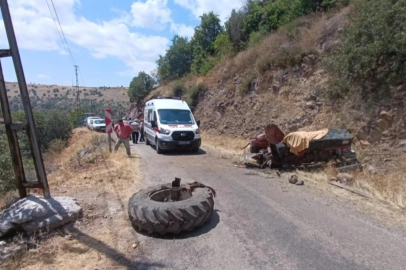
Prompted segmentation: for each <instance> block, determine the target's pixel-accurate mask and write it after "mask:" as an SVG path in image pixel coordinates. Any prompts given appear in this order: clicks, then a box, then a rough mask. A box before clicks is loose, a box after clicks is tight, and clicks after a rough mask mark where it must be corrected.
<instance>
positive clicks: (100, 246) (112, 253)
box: [69, 227, 165, 269]
mask: <svg viewBox="0 0 406 270" xmlns="http://www.w3.org/2000/svg"><path fill="white" fill-rule="evenodd" d="M69 231H70V232H71V235H72V237H73V238H74V239H76V240H78V241H79V242H81V243H83V244H85V245H86V246H88V247H89V248H92V249H94V250H97V251H98V252H100V253H103V254H105V255H106V256H107V257H108V258H110V259H111V260H113V261H115V262H116V263H118V264H120V265H122V266H124V267H125V268H126V269H149V268H165V265H163V264H160V263H147V262H140V261H135V260H132V259H129V258H128V257H126V256H125V255H124V254H122V253H120V252H119V251H117V250H115V249H113V248H111V247H110V246H108V245H106V244H105V243H103V242H101V241H99V240H97V239H95V238H93V237H91V236H89V235H87V234H85V233H83V232H81V231H79V230H78V229H76V228H73V227H72V228H69Z"/></svg>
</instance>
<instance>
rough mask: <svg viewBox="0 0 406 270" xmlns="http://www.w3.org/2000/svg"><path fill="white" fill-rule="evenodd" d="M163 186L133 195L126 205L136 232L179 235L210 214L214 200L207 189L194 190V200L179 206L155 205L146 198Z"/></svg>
mask: <svg viewBox="0 0 406 270" xmlns="http://www.w3.org/2000/svg"><path fill="white" fill-rule="evenodd" d="M161 187H162V185H159V186H155V187H150V188H147V189H144V190H141V191H139V192H137V193H135V194H134V195H133V196H132V197H131V198H130V201H129V202H128V215H129V217H130V221H131V225H132V226H133V228H134V229H135V230H136V231H140V232H142V231H145V232H147V233H149V234H153V233H158V234H160V235H164V234H167V233H173V234H178V233H180V232H182V231H191V230H193V229H194V228H197V227H200V226H202V225H203V224H204V223H206V222H207V221H208V220H209V219H210V218H211V216H212V214H213V207H214V199H213V194H212V192H211V190H210V189H208V188H196V189H195V190H194V191H193V196H192V197H190V198H189V199H186V200H183V201H178V202H157V201H153V200H151V199H150V197H149V194H151V192H154V191H156V190H160V189H161Z"/></svg>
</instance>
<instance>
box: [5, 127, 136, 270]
mask: <svg viewBox="0 0 406 270" xmlns="http://www.w3.org/2000/svg"><path fill="white" fill-rule="evenodd" d="M105 140H106V135H105V134H103V135H102V134H97V133H94V132H90V131H88V130H87V129H84V128H79V129H75V130H74V132H73V137H72V139H71V141H70V144H69V146H68V147H67V148H65V149H64V150H63V151H62V152H61V153H60V154H51V155H47V156H45V163H46V164H47V165H48V166H49V167H51V168H52V169H53V170H54V171H53V172H52V173H51V174H49V175H48V180H49V185H50V189H51V193H52V195H53V196H58V195H62V196H72V197H75V198H77V199H78V201H79V203H80V204H81V206H82V208H83V211H84V216H83V218H82V219H81V220H80V221H79V222H76V223H75V225H74V227H73V228H68V229H63V230H62V231H60V232H58V233H57V234H56V235H54V236H53V237H50V238H49V239H46V240H45V241H42V242H40V244H39V248H37V249H33V250H30V251H29V252H28V253H25V254H24V255H23V256H22V257H21V258H16V259H15V260H10V261H8V262H7V264H6V268H7V269H33V270H36V269H44V268H46V269H78V268H79V269H113V268H114V269H126V268H128V267H130V266H129V265H130V264H132V263H133V262H134V261H136V260H135V259H134V254H133V253H134V248H133V247H132V246H133V245H134V244H135V241H134V239H133V237H132V228H131V226H130V224H129V221H128V217H127V212H126V207H127V202H128V199H129V197H130V196H131V195H132V194H133V193H134V192H136V191H137V189H138V182H139V179H140V173H139V171H138V170H137V167H138V160H137V159H136V158H131V159H129V158H127V157H126V154H125V153H124V149H123V147H122V148H121V150H120V151H119V152H118V153H117V154H110V153H108V148H107V145H106V144H104V141H105ZM84 148H92V153H91V155H93V157H96V158H95V160H96V162H90V163H85V162H84V163H83V164H82V165H81V166H77V160H76V159H77V153H78V151H80V150H82V149H84ZM133 156H134V153H133ZM50 163H52V164H50ZM130 268H131V267H130Z"/></svg>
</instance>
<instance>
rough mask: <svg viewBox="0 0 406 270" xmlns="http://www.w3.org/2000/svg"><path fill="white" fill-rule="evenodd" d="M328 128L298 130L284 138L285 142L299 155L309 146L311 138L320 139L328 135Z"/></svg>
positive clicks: (291, 150)
mask: <svg viewBox="0 0 406 270" xmlns="http://www.w3.org/2000/svg"><path fill="white" fill-rule="evenodd" d="M327 133H328V128H325V129H321V130H317V131H310V132H309V131H297V132H292V133H289V134H288V135H287V136H286V137H285V138H284V139H283V141H282V142H283V143H284V144H286V145H287V146H288V147H289V148H290V152H292V153H293V154H295V155H299V152H301V151H303V150H306V149H307V148H309V145H310V141H311V140H319V139H321V138H323V137H324V136H326V134H327Z"/></svg>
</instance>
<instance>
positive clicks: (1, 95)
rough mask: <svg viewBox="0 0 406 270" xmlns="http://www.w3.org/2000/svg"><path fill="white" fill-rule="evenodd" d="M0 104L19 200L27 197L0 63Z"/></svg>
mask: <svg viewBox="0 0 406 270" xmlns="http://www.w3.org/2000/svg"><path fill="white" fill-rule="evenodd" d="M0 104H1V109H2V112H3V117H4V124H5V126H6V133H7V139H8V145H9V147H10V155H11V161H12V163H13V168H14V173H15V175H16V178H17V188H18V193H19V195H20V198H25V197H27V191H26V190H25V188H24V186H23V183H24V182H25V174H24V166H23V159H22V157H21V152H20V148H19V147H18V138H17V133H16V131H15V130H13V129H12V125H13V123H12V119H11V113H10V106H9V103H8V98H7V89H6V83H5V81H4V76H3V69H2V67H1V62H0Z"/></svg>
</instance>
